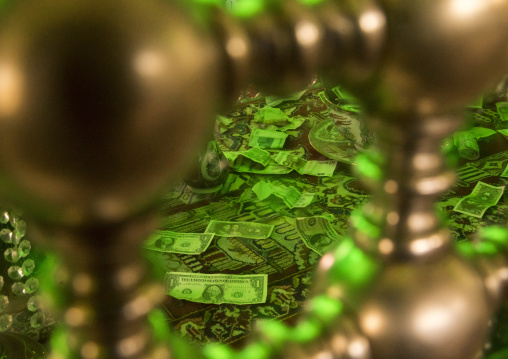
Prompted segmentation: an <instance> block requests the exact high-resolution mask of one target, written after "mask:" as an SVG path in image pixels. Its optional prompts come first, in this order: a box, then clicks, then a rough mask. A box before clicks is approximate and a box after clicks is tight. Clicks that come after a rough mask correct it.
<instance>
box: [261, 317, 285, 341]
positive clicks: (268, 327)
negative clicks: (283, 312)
mask: <svg viewBox="0 0 508 359" xmlns="http://www.w3.org/2000/svg"><path fill="white" fill-rule="evenodd" d="M258 329H259V330H260V332H261V333H262V334H263V337H264V338H266V340H267V341H269V342H271V343H273V344H275V345H277V344H282V343H283V342H284V341H285V340H287V339H288V338H289V336H290V330H289V328H288V327H286V326H285V325H284V324H283V323H281V322H279V321H275V320H266V321H263V322H260V323H259V324H258Z"/></svg>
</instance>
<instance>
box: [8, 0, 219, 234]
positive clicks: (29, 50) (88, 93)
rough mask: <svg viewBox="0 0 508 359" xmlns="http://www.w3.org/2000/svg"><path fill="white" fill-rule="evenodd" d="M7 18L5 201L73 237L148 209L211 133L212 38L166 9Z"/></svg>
mask: <svg viewBox="0 0 508 359" xmlns="http://www.w3.org/2000/svg"><path fill="white" fill-rule="evenodd" d="M1 15H2V27H1V29H0V78H1V79H2V87H1V93H0V97H1V98H2V101H0V167H1V168H2V172H1V174H0V191H1V193H0V194H1V196H2V198H4V200H5V199H7V200H11V201H12V202H14V204H16V205H18V206H20V207H22V208H24V211H25V214H26V215H29V216H33V217H36V218H37V219H38V220H43V221H46V222H52V223H59V224H63V225H66V226H76V225H84V224H86V225H89V224H90V223H95V222H114V221H121V220H124V219H125V218H127V217H129V216H132V215H135V214H136V213H138V212H140V211H144V210H146V209H147V208H150V207H151V206H152V205H153V203H154V202H155V201H156V200H157V195H158V194H160V193H161V192H162V191H163V190H164V188H165V186H166V185H167V184H168V182H169V181H171V180H174V179H175V178H176V177H177V176H178V175H179V173H180V172H181V171H183V170H184V169H185V166H186V159H187V155H188V153H189V152H191V153H192V152H193V151H195V147H196V146H197V145H198V144H199V143H200V142H199V141H200V140H201V139H202V137H203V136H204V135H205V134H208V132H209V130H210V129H211V128H212V123H211V121H210V113H211V112H212V111H213V110H214V108H215V104H216V99H217V96H218V95H219V94H220V92H219V91H217V87H218V83H219V73H218V71H217V68H218V62H217V58H218V50H217V49H216V47H215V45H214V44H213V43H212V41H211V40H210V38H209V37H208V36H207V35H206V33H204V31H203V30H200V29H198V27H197V26H193V25H192V22H191V21H190V20H189V17H188V16H186V15H185V13H184V12H183V11H182V10H181V9H180V8H179V7H178V6H176V4H173V3H172V2H171V3H168V2H163V1H153V0H152V1H143V2H138V1H116V0H114V1H107V2H104V1H74V2H72V3H69V2H67V1H27V2H23V3H13V4H8V5H7V8H5V9H3V12H2V14H1ZM189 94H192V96H189ZM189 129H192V131H189Z"/></svg>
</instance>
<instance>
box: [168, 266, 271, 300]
mask: <svg viewBox="0 0 508 359" xmlns="http://www.w3.org/2000/svg"><path fill="white" fill-rule="evenodd" d="M164 287H165V290H166V293H167V294H168V295H170V296H172V297H175V298H178V299H186V300H189V301H192V302H198V303H207V304H221V303H230V304H240V305H241V304H255V303H265V302H266V295H267V288H268V275H267V274H252V275H232V274H202V273H184V272H168V273H166V277H165V280H164Z"/></svg>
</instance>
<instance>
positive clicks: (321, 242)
mask: <svg viewBox="0 0 508 359" xmlns="http://www.w3.org/2000/svg"><path fill="white" fill-rule="evenodd" d="M295 225H296V229H297V230H298V233H299V234H300V237H301V238H302V239H303V241H304V243H305V245H306V246H307V247H309V248H310V249H312V250H313V251H315V252H316V253H318V254H320V255H323V254H325V253H326V252H327V251H328V250H329V249H331V248H332V247H333V246H334V245H335V244H336V243H337V242H338V241H339V240H340V239H341V236H339V234H337V232H336V231H335V229H333V227H332V225H331V224H330V222H329V221H328V220H327V219H326V218H323V217H305V218H297V219H296V223H295Z"/></svg>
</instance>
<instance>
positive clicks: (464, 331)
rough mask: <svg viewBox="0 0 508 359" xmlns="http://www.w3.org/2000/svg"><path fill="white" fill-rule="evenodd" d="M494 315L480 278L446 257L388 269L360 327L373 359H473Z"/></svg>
mask: <svg viewBox="0 0 508 359" xmlns="http://www.w3.org/2000/svg"><path fill="white" fill-rule="evenodd" d="M491 314H492V312H491V307H490V303H489V302H488V301H487V297H486V293H485V288H484V286H483V283H482V280H481V277H480V275H479V274H478V273H477V272H476V271H475V270H474V269H473V268H472V267H471V266H469V265H468V264H466V263H464V262H463V261H462V260H459V259H457V258H456V257H453V256H445V257H443V258H440V259H439V260H434V261H431V262H427V263H416V264H415V263H414V262H405V263H396V264H392V265H390V266H387V267H386V268H385V270H384V271H383V273H382V274H381V275H380V277H379V278H378V279H377V280H376V281H375V282H374V283H373V285H372V288H371V290H370V294H369V295H368V297H367V298H366V300H365V302H364V304H363V305H362V308H361V309H360V311H359V318H358V321H359V325H360V328H361V330H362V332H363V333H365V335H366V336H367V337H368V338H369V341H370V343H371V347H372V352H373V353H374V358H390V359H399V358H400V359H402V358H404V359H405V358H411V359H424V358H425V359H428V358H440V359H465V358H471V359H472V358H475V357H477V355H478V354H480V353H481V350H482V348H483V343H484V341H485V339H486V336H487V333H488V329H489V325H488V324H489V320H490V316H491Z"/></svg>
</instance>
